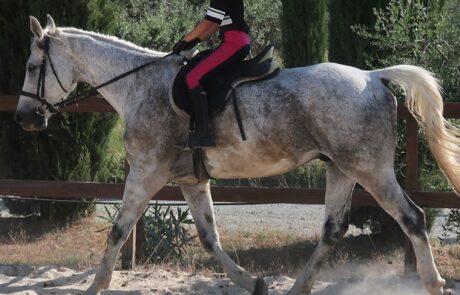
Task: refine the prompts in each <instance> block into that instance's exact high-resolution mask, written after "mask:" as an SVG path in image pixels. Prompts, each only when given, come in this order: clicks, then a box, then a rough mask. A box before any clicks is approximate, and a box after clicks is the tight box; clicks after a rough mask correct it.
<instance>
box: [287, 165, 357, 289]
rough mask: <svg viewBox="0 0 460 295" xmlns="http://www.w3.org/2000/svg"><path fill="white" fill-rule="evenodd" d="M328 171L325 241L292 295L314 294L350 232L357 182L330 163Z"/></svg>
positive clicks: (314, 255) (296, 283)
mask: <svg viewBox="0 0 460 295" xmlns="http://www.w3.org/2000/svg"><path fill="white" fill-rule="evenodd" d="M326 169H327V170H326V171H327V172H326V180H327V185H326V200H325V216H324V224H323V231H322V234H321V240H320V242H319V244H318V246H316V249H315V251H314V252H313V255H312V257H311V258H310V260H309V261H308V264H307V266H306V267H305V269H304V270H303V271H302V272H301V273H300V274H299V275H298V277H297V280H296V282H295V284H294V286H293V287H292V289H291V290H290V291H289V292H288V295H297V294H305V293H307V294H309V293H310V291H311V289H312V288H313V283H314V280H315V277H316V275H317V274H318V273H319V270H320V269H321V267H322V265H323V264H324V262H325V260H326V259H327V257H328V255H329V253H330V252H331V250H333V249H334V247H335V244H336V243H337V241H338V240H339V239H340V238H342V237H343V236H344V235H345V233H346V232H347V230H348V224H349V214H350V206H351V197H352V192H353V187H354V185H355V182H354V181H353V180H352V179H350V178H349V177H348V176H346V175H345V174H343V173H342V172H341V171H340V170H339V169H338V168H337V166H336V165H335V164H334V163H332V162H328V163H327V164H326Z"/></svg>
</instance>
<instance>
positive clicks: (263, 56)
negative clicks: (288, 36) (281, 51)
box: [169, 45, 280, 118]
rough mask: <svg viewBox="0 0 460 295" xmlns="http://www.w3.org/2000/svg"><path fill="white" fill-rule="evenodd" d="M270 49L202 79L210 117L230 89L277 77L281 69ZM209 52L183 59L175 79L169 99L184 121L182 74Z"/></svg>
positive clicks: (187, 106) (187, 112)
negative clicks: (206, 94)
mask: <svg viewBox="0 0 460 295" xmlns="http://www.w3.org/2000/svg"><path fill="white" fill-rule="evenodd" d="M273 49H274V47H273V45H268V46H266V47H265V48H264V49H263V50H262V51H261V52H260V53H259V54H257V56H256V57H254V58H253V59H249V60H244V61H242V62H241V63H240V64H237V65H235V66H233V67H231V68H228V69H224V70H222V71H220V72H218V73H216V74H214V75H213V76H205V77H204V78H203V79H202V80H201V81H200V83H201V85H202V86H203V88H204V89H206V91H207V93H208V99H209V102H208V104H209V115H210V116H215V115H216V114H218V113H220V112H221V111H223V110H224V108H225V106H226V104H227V102H228V100H229V98H230V94H231V93H232V90H233V89H235V88H236V87H237V86H239V85H241V84H243V83H247V82H254V81H260V80H265V79H269V78H271V77H274V76H276V74H278V72H279V70H280V66H279V64H278V63H277V62H276V61H275V60H273V58H272V57H273ZM211 52H212V50H206V51H202V52H200V53H198V54H197V55H196V56H195V57H193V58H192V59H191V60H187V59H184V63H183V66H181V67H180V69H179V71H178V73H177V75H176V78H175V79H174V82H173V84H172V86H171V89H170V93H169V98H170V102H171V105H172V107H173V109H174V111H175V112H176V113H177V114H178V115H180V116H182V117H186V118H187V117H189V116H191V114H192V105H191V99H190V98H189V96H188V91H187V85H186V82H185V75H186V74H187V73H188V72H189V71H190V70H191V69H192V68H193V67H194V66H195V65H196V64H198V63H199V62H200V61H201V60H202V59H203V58H205V57H206V56H208V55H209V54H210V53H211Z"/></svg>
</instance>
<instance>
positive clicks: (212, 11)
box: [205, 0, 227, 24]
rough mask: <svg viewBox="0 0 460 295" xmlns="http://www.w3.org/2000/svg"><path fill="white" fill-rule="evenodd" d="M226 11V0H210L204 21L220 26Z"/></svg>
mask: <svg viewBox="0 0 460 295" xmlns="http://www.w3.org/2000/svg"><path fill="white" fill-rule="evenodd" d="M226 10H227V1H226V0H211V5H209V8H208V11H207V12H206V16H205V19H207V20H209V21H212V22H214V23H217V24H220V23H221V22H222V20H223V19H224V17H225V11H226Z"/></svg>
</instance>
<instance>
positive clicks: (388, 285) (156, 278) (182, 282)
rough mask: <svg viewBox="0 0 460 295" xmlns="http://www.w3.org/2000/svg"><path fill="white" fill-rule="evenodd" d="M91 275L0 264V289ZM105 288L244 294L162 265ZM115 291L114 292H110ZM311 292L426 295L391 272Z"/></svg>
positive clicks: (38, 290) (71, 285)
mask: <svg viewBox="0 0 460 295" xmlns="http://www.w3.org/2000/svg"><path fill="white" fill-rule="evenodd" d="M93 278H94V271H93V270H88V271H83V272H78V271H74V270H70V269H67V268H55V267H30V266H0V294H15V295H64V294H65V295H67V294H72V295H77V294H83V291H84V290H85V288H87V287H88V286H89V284H90V283H91V281H92V279H93ZM266 281H267V282H268V284H269V288H270V295H281V294H286V292H287V291H288V290H289V288H290V287H291V286H292V284H293V283H294V280H293V279H291V278H287V277H269V278H266ZM111 289H112V290H114V291H106V292H103V293H102V294H103V295H122V294H131V295H146V294H159V295H179V294H180V295H182V294H191V295H204V294H206V295H211V294H212V295H247V294H249V293H248V292H246V291H245V290H243V289H241V288H238V287H236V286H235V285H234V284H232V283H230V282H229V280H228V279H221V278H213V277H205V276H202V275H195V274H190V273H182V272H171V271H164V270H151V271H142V272H136V271H131V272H127V271H116V272H115V274H114V277H113V280H112V285H111ZM115 290H116V291H115ZM312 294H313V295H369V294H373V295H374V294H375V295H426V294H427V293H425V291H423V290H422V289H421V288H420V286H419V284H418V283H417V282H411V281H401V279H399V278H398V276H396V275H387V276H386V277H383V278H382V277H380V278H378V279H377V278H368V279H365V280H360V281H356V280H355V281H338V282H334V283H330V282H329V283H328V282H319V283H317V284H316V285H315V289H314V291H313V292H312Z"/></svg>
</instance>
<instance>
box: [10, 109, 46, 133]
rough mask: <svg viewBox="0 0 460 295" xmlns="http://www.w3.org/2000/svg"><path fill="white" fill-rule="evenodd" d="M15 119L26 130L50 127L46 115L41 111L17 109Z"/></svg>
mask: <svg viewBox="0 0 460 295" xmlns="http://www.w3.org/2000/svg"><path fill="white" fill-rule="evenodd" d="M14 120H15V121H16V122H17V123H18V124H19V125H21V127H22V129H24V130H26V131H40V130H44V129H46V127H48V120H47V118H46V116H45V115H44V114H43V113H41V112H39V111H36V112H24V111H16V113H15V114H14Z"/></svg>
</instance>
